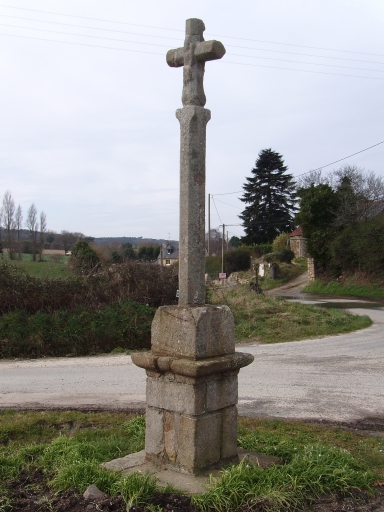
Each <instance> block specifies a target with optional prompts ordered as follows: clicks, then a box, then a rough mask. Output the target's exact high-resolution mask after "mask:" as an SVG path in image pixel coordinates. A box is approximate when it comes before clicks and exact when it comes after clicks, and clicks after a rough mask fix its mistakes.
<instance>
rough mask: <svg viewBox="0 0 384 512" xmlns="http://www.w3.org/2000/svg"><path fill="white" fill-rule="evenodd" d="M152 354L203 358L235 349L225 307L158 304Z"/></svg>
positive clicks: (227, 311) (153, 326)
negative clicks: (159, 305)
mask: <svg viewBox="0 0 384 512" xmlns="http://www.w3.org/2000/svg"><path fill="white" fill-rule="evenodd" d="M151 339H152V353H153V354H154V355H157V356H173V357H181V358H189V359H195V360H196V359H204V358H207V357H215V356H222V355H225V354H233V353H234V352H235V330H234V320H233V315H232V313H231V310H230V309H229V307H228V306H211V305H205V306H189V305H182V306H161V307H160V308H158V310H157V311H156V314H155V318H154V319H153V322H152V338H151Z"/></svg>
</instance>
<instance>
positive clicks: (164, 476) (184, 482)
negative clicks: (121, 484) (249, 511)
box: [101, 449, 281, 495]
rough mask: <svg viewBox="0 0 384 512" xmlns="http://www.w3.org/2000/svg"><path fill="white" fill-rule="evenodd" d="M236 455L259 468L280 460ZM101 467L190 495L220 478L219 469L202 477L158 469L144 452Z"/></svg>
mask: <svg viewBox="0 0 384 512" xmlns="http://www.w3.org/2000/svg"><path fill="white" fill-rule="evenodd" d="M238 454H239V460H242V459H244V458H245V457H246V458H248V460H250V462H252V463H254V464H257V465H258V466H260V467H261V468H267V467H269V466H271V465H273V464H281V461H280V459H278V458H277V457H274V456H272V455H265V454H262V453H257V452H253V451H251V450H243V449H238ZM101 466H102V467H104V468H106V469H109V470H112V471H118V472H122V473H123V474H125V475H129V474H131V473H134V472H135V471H139V472H141V473H143V474H145V473H150V474H151V475H153V476H154V477H155V478H157V479H158V485H159V487H166V486H167V485H168V484H170V485H172V486H173V487H174V488H175V489H177V490H178V491H181V492H183V493H185V494H190V495H192V494H201V493H203V492H204V491H205V490H206V488H207V487H208V485H209V482H210V478H211V477H214V478H215V479H216V478H217V479H219V478H220V470H219V469H212V470H209V471H207V472H206V473H204V474H203V475H199V476H195V475H189V474H185V473H179V472H178V471H173V470H171V469H165V468H162V467H159V466H157V465H155V464H153V463H151V462H147V461H146V460H145V450H142V451H141V452H137V453H131V454H130V455H126V456H125V457H121V458H120V459H114V460H111V461H110V462H104V463H103V464H101Z"/></svg>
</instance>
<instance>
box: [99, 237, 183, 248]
mask: <svg viewBox="0 0 384 512" xmlns="http://www.w3.org/2000/svg"><path fill="white" fill-rule="evenodd" d="M176 241H177V240H165V239H157V238H143V237H142V236H137V237H134V236H107V237H99V238H95V239H94V241H93V243H94V244H97V245H101V244H111V243H113V242H118V243H120V244H128V243H129V244H132V245H133V246H138V245H161V244H163V243H164V242H176Z"/></svg>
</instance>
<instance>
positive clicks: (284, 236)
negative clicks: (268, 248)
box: [272, 231, 289, 252]
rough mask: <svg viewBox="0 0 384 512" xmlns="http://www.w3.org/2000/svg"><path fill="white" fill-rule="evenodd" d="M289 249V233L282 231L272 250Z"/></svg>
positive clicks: (273, 243)
mask: <svg viewBox="0 0 384 512" xmlns="http://www.w3.org/2000/svg"><path fill="white" fill-rule="evenodd" d="M285 249H289V234H288V233H285V232H284V231H283V233H280V235H277V237H276V238H275V239H274V241H273V242H272V252H278V251H281V250H285Z"/></svg>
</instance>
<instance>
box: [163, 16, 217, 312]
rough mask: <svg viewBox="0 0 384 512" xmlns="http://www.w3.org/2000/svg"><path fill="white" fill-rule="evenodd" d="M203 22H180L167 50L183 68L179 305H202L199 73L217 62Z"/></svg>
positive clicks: (203, 119)
mask: <svg viewBox="0 0 384 512" xmlns="http://www.w3.org/2000/svg"><path fill="white" fill-rule="evenodd" d="M204 30H205V26H204V23H203V22H202V21H201V20H198V19H195V18H193V19H189V20H187V21H186V37H185V43H184V46H183V47H182V48H177V49H175V50H169V52H168V53H167V63H168V64H169V66H172V67H181V66H183V67H184V69H183V94H182V102H183V105H184V107H183V108H181V109H178V110H177V111H176V117H177V119H178V120H179V121H180V132H181V137H180V239H179V304H194V305H201V304H204V303H205V146H206V125H207V123H208V121H209V119H210V118H211V112H210V111H209V110H208V109H205V108H204V105H205V101H206V98H205V94H204V88H203V79H204V68H205V62H206V61H207V60H215V59H221V57H222V56H223V55H224V54H225V48H224V46H223V45H222V43H220V42H219V41H204V38H203V32H204Z"/></svg>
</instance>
